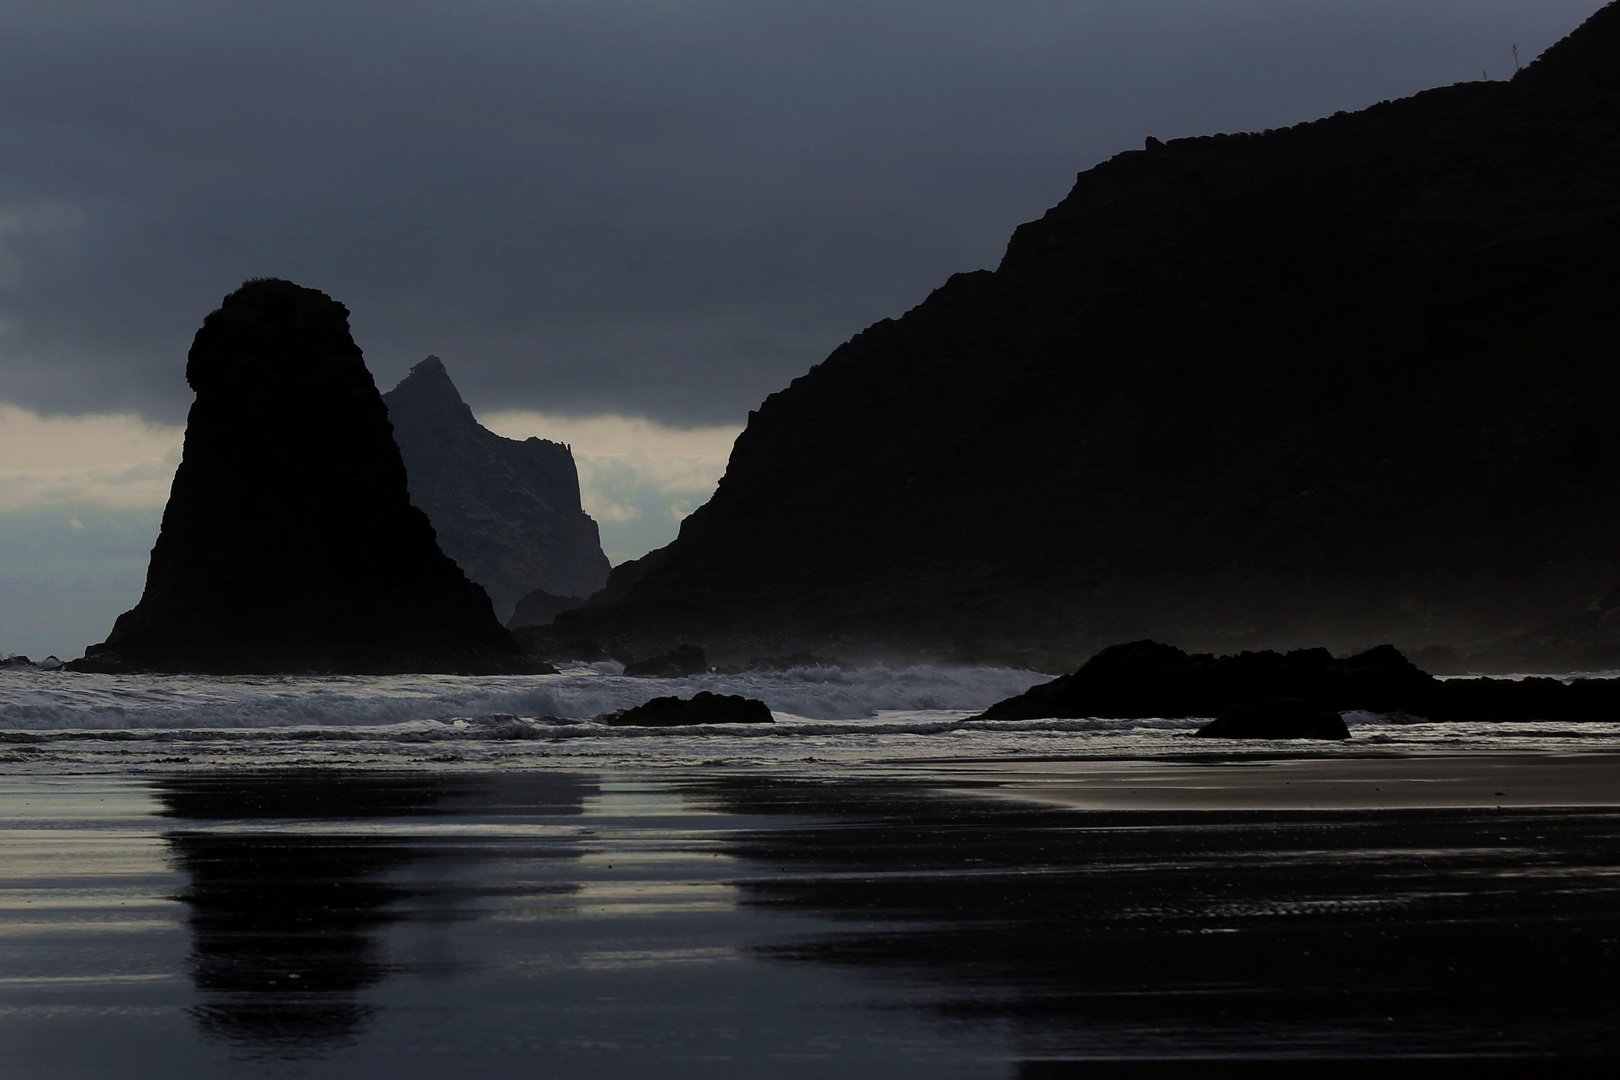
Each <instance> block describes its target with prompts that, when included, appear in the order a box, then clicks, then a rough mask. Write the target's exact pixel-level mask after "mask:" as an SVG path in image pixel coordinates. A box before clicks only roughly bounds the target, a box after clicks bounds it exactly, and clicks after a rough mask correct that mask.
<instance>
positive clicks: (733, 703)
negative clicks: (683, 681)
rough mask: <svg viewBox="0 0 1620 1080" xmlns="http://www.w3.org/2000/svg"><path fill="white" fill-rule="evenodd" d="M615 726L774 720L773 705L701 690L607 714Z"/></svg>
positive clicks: (604, 717) (671, 725)
mask: <svg viewBox="0 0 1620 1080" xmlns="http://www.w3.org/2000/svg"><path fill="white" fill-rule="evenodd" d="M601 719H602V722H603V723H604V724H609V725H612V726H613V727H684V726H686V725H688V724H774V723H775V722H776V720H775V718H774V717H772V716H771V710H770V706H768V705H766V704H765V703H764V702H763V701H758V700H755V699H754V698H747V697H743V696H742V695H741V694H715V693H711V692H710V691H708V690H700V691H698V692H697V694H695V695H693V696H692V697H690V698H678V697H656V698H653V699H652V700H651V701H649V702H647V703H646V704H644V705H637V706H635V707H634V708H631V709H625V710H623V711H621V712H616V713H608V714H607V715H605V716H603V717H602V718H601Z"/></svg>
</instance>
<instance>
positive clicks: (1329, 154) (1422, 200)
mask: <svg viewBox="0 0 1620 1080" xmlns="http://www.w3.org/2000/svg"><path fill="white" fill-rule="evenodd" d="M1617 191H1620V7H1616V6H1613V5H1611V6H1608V7H1605V8H1603V9H1602V10H1601V11H1599V12H1598V13H1597V14H1596V15H1594V16H1593V17H1592V18H1591V19H1590V20H1589V21H1588V22H1587V24H1586V25H1585V26H1583V27H1581V28H1580V29H1579V30H1578V31H1576V32H1575V33H1574V34H1572V35H1571V36H1570V37H1569V38H1567V39H1566V40H1565V41H1563V42H1561V43H1559V44H1558V45H1555V46H1553V47H1552V48H1551V49H1550V50H1548V51H1547V53H1546V54H1545V55H1544V56H1542V57H1541V59H1539V60H1537V61H1536V62H1535V63H1534V64H1532V65H1530V66H1529V67H1527V68H1526V69H1525V70H1524V71H1522V72H1520V73H1519V74H1517V75H1516V76H1515V77H1514V78H1513V79H1512V80H1510V81H1495V82H1476V83H1464V84H1459V85H1455V86H1446V87H1440V88H1438V89H1433V90H1428V91H1425V92H1424V93H1421V94H1418V95H1416V96H1415V97H1410V98H1406V99H1403V100H1399V101H1388V102H1383V103H1380V104H1378V105H1374V106H1372V107H1370V108H1367V109H1365V110H1363V111H1361V112H1357V113H1341V114H1338V115H1335V116H1332V117H1328V118H1325V119H1322V120H1318V121H1315V122H1312V123H1303V124H1298V125H1295V126H1293V127H1289V128H1283V129H1278V130H1275V131H1268V132H1265V133H1263V134H1228V135H1212V136H1208V137H1203V138H1187V139H1175V140H1167V141H1166V142H1165V143H1164V145H1162V146H1158V147H1155V148H1153V149H1152V150H1151V151H1127V152H1124V153H1121V154H1119V155H1118V156H1117V157H1115V158H1113V159H1112V160H1109V161H1106V162H1104V163H1102V164H1100V165H1097V166H1096V167H1094V168H1090V169H1087V170H1086V171H1085V172H1083V173H1081V174H1080V175H1079V176H1078V178H1077V180H1076V182H1075V184H1074V187H1073V189H1072V190H1071V191H1070V192H1069V194H1068V195H1067V197H1066V198H1064V199H1063V201H1062V202H1061V203H1060V204H1058V205H1057V206H1055V207H1053V208H1052V209H1051V210H1050V211H1048V212H1047V213H1046V214H1045V215H1043V216H1042V217H1041V218H1040V220H1038V221H1032V222H1029V223H1027V224H1025V225H1022V226H1020V227H1019V228H1018V230H1017V231H1016V233H1015V234H1014V235H1013V237H1012V239H1011V242H1010V243H1009V245H1008V247H1007V250H1006V254H1005V257H1004V258H1003V259H1002V260H1001V263H1000V265H999V266H998V267H997V268H995V269H994V270H984V271H976V272H972V273H964V274H958V275H956V276H954V277H952V278H951V279H950V280H949V281H947V282H945V283H944V284H943V285H942V286H941V287H940V288H939V289H938V290H937V291H935V292H934V293H933V294H932V295H930V296H929V297H928V298H927V299H926V300H924V301H923V302H922V303H921V304H919V305H918V306H917V307H915V308H913V309H912V310H911V311H909V312H907V313H905V315H904V316H902V317H900V318H898V319H894V320H884V321H882V322H879V323H877V324H875V325H873V326H871V327H869V328H868V329H867V330H865V331H864V332H862V333H861V334H858V335H857V336H856V337H854V338H853V339H852V340H850V341H849V342H847V343H846V344H844V345H842V346H840V347H839V348H838V349H836V350H835V351H834V352H833V353H832V355H830V356H829V357H828V358H827V359H826V360H825V361H823V362H822V363H821V364H819V365H817V366H816V367H815V368H813V369H811V370H810V371H809V372H807V373H806V374H805V375H803V376H802V377H801V378H799V379H796V380H794V382H793V384H792V385H791V386H789V387H787V388H786V389H784V390H782V391H780V392H779V393H776V394H773V395H771V397H770V398H768V399H767V400H766V401H765V402H764V404H762V405H761V406H760V408H759V410H758V411H757V412H755V413H754V414H752V415H751V416H750V417H749V421H748V426H747V428H746V430H745V431H744V432H743V433H742V435H741V437H740V438H739V439H738V440H737V443H736V447H735V449H734V451H733V453H732V455H731V460H730V463H729V465H728V468H727V470H726V475H725V478H724V479H723V480H722V481H721V483H720V486H719V489H718V490H717V491H716V493H715V495H714V497H713V498H712V499H711V500H710V501H709V502H708V503H707V504H706V505H704V506H702V507H701V508H699V509H698V510H697V511H696V512H695V513H693V514H692V515H691V516H690V517H688V518H687V519H686V520H685V521H684V522H683V523H682V527H681V533H680V536H679V538H678V539H677V540H675V541H674V543H672V544H671V545H670V546H669V547H667V548H665V549H662V551H661V552H658V553H654V556H656V558H655V557H654V556H649V557H648V558H647V559H646V560H639V561H638V565H637V566H635V567H632V568H629V569H626V570H625V573H624V574H623V575H621V574H619V572H618V570H615V574H614V579H610V583H609V586H608V589H609V590H610V591H613V590H616V591H617V592H616V598H614V597H613V596H610V595H605V596H604V597H603V600H602V602H601V603H599V604H598V605H596V606H594V607H586V608H582V609H580V610H579V611H577V612H571V613H569V614H568V615H567V616H565V618H567V619H568V620H570V623H569V628H568V631H567V632H568V633H570V634H572V635H574V636H589V637H591V638H593V639H594V640H597V641H600V642H602V643H603V644H604V645H605V646H606V647H607V648H609V649H621V648H622V646H621V644H620V643H621V642H625V643H628V642H635V643H636V645H635V648H636V649H637V650H638V651H641V650H645V651H656V650H657V649H660V648H667V647H669V646H670V645H672V644H675V643H677V642H679V641H683V640H686V641H697V640H700V641H704V642H705V643H707V644H708V645H709V647H710V650H711V653H713V654H715V655H719V653H720V651H721V650H722V649H723V650H724V652H725V654H726V655H728V656H730V655H737V656H741V657H747V656H750V655H762V654H765V653H786V652H793V651H799V650H804V651H813V652H821V653H834V654H847V653H850V652H852V651H855V650H861V651H866V647H867V643H869V642H870V643H876V644H879V645H882V646H886V647H889V648H892V649H895V650H900V649H902V648H905V649H913V650H917V651H921V652H928V653H930V654H931V655H933V656H936V657H943V658H961V659H963V660H972V661H974V662H985V661H995V662H1001V663H1013V664H1019V665H1023V666H1033V667H1036V668H1038V669H1039V670H1047V671H1057V670H1073V668H1074V666H1075V665H1076V664H1077V663H1078V661H1079V660H1080V659H1081V658H1083V657H1084V656H1087V655H1090V654H1092V653H1093V652H1095V651H1096V650H1097V649H1099V648H1101V647H1102V646H1104V645H1107V644H1109V643H1111V642H1116V641H1127V640H1131V639H1133V638H1144V637H1153V638H1157V639H1159V640H1171V641H1175V642H1176V643H1177V644H1180V645H1182V646H1183V647H1186V648H1189V649H1196V650H1214V649H1217V648H1219V649H1220V650H1221V651H1235V650H1237V649H1241V648H1251V649H1252V648H1260V647H1269V648H1292V647H1296V646H1298V645H1301V644H1304V643H1306V642H1310V643H1320V644H1325V645H1328V646H1330V647H1331V648H1333V649H1334V650H1335V651H1336V652H1343V651H1349V650H1350V649H1352V648H1355V647H1357V646H1358V644H1359V643H1362V642H1368V641H1412V642H1419V641H1421V642H1424V643H1427V642H1433V641H1440V642H1464V641H1487V640H1491V639H1493V638H1496V637H1499V636H1501V635H1503V634H1507V633H1510V632H1514V631H1516V630H1517V629H1519V628H1522V627H1524V626H1527V625H1538V624H1542V623H1545V622H1548V621H1550V620H1552V619H1554V618H1557V617H1560V615H1561V614H1563V613H1566V612H1569V613H1573V612H1575V611H1579V610H1580V607H1581V606H1582V605H1583V604H1584V603H1585V602H1586V600H1587V599H1588V597H1589V596H1590V595H1594V594H1596V593H1597V592H1599V591H1601V590H1602V589H1603V588H1606V587H1608V586H1610V585H1612V584H1614V582H1613V567H1614V551H1615V543H1614V538H1615V537H1616V536H1620V499H1616V498H1614V492H1616V491H1617V490H1620V424H1616V423H1615V422H1614V402H1615V401H1617V400H1620V364H1617V363H1616V362H1615V342H1616V341H1620V304H1616V303H1615V302H1614V298H1615V297H1616V296H1617V295H1620V258H1617V257H1616V253H1617V252H1620V202H1617V199H1616V192H1617ZM1032 463H1039V465H1038V467H1035V466H1034V465H1033V464H1032ZM654 563H656V565H654ZM632 574H640V575H641V576H640V578H639V580H635V581H631V580H629V577H630V575H632Z"/></svg>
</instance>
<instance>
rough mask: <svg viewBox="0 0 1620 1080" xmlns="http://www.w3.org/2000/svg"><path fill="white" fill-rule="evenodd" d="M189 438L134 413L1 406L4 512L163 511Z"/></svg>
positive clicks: (0, 487)
mask: <svg viewBox="0 0 1620 1080" xmlns="http://www.w3.org/2000/svg"><path fill="white" fill-rule="evenodd" d="M184 438H185V429H184V428H178V427H173V426H170V425H167V424H158V423H153V422H151V421H148V420H143V419H142V418H140V417H139V416H135V415H132V414H128V413H124V414H112V415H107V414H101V415H89V416H55V417H44V416H40V415H39V414H38V413H35V412H31V411H29V410H27V409H20V408H17V407H16V406H14V405H5V404H0V513H15V512H19V511H37V510H48V509H58V508H61V507H67V506H97V507H102V508H104V509H114V510H154V509H156V510H161V509H162V508H163V504H164V503H166V502H168V499H169V485H170V483H171V482H172V481H173V480H174V470H175V468H176V467H177V466H178V465H179V464H180V450H181V445H182V442H183V441H184Z"/></svg>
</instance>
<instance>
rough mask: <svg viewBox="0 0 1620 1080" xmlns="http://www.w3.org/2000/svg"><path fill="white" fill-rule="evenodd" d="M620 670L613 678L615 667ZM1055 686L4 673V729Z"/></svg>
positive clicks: (862, 705) (912, 674)
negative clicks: (707, 694)
mask: <svg viewBox="0 0 1620 1080" xmlns="http://www.w3.org/2000/svg"><path fill="white" fill-rule="evenodd" d="M609 670H611V669H609ZM1046 678H1047V677H1046V676H1044V675H1038V674H1036V673H1034V672H1029V671H1013V670H1008V669H1005V668H949V667H931V666H919V667H905V668H888V667H884V666H881V665H879V666H876V667H867V668H860V669H856V670H853V671H843V670H840V669H837V668H796V669H793V670H790V671H785V672H746V673H743V674H737V675H719V674H708V675H696V676H692V677H690V678H685V679H630V678H625V677H623V676H621V675H615V674H605V673H603V672H601V671H598V670H594V669H579V670H577V671H571V672H565V673H564V674H561V675H523V676H489V677H460V676H443V675H399V676H364V677H361V676H319V677H317V676H236V677H227V678H204V677H199V676H189V675H141V676H129V675H80V674H72V673H53V672H39V671H27V670H23V671H6V672H0V730H6V729H9V730H33V731H42V730H53V729H68V730H85V729H94V730H105V729H142V728H209V729H222V728H289V727H301V726H320V727H356V728H363V727H371V726H376V725H384V724H400V723H405V722H408V721H413V720H429V719H437V718H443V717H479V716H490V715H495V714H504V715H512V716H521V717H540V716H556V717H564V718H570V719H583V718H586V717H591V716H597V715H600V714H602V713H605V712H611V711H614V710H617V709H624V708H629V707H630V706H632V705H639V704H641V703H643V702H645V701H647V700H649V699H651V698H653V697H658V696H662V695H668V694H673V695H675V696H677V697H691V696H692V695H693V694H695V693H697V692H698V691H700V690H709V691H713V692H714V693H719V694H742V695H744V696H746V697H752V698H758V699H759V700H761V701H764V702H765V703H766V704H767V705H768V706H770V708H771V711H772V712H775V713H779V714H786V715H789V716H794V717H803V718H806V719H811V720H824V721H841V720H861V719H866V718H870V717H873V716H875V715H877V714H878V713H879V712H882V711H886V710H887V711H894V710H910V711H915V710H946V711H953V712H958V713H971V712H977V711H979V710H982V709H984V708H985V707H987V706H989V705H991V704H993V703H995V702H997V701H1000V700H1001V699H1002V698H1005V697H1010V696H1011V695H1013V694H1017V693H1021V692H1023V691H1024V690H1026V689H1028V688H1029V687H1031V686H1033V685H1035V684H1036V683H1038V682H1042V681H1044V680H1045V679H1046Z"/></svg>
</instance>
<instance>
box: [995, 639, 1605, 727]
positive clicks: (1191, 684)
mask: <svg viewBox="0 0 1620 1080" xmlns="http://www.w3.org/2000/svg"><path fill="white" fill-rule="evenodd" d="M1351 710H1357V711H1364V712H1375V713H1404V714H1406V715H1409V716H1413V717H1423V718H1427V719H1430V720H1443V721H1451V720H1487V721H1519V720H1577V721H1581V720H1613V719H1614V718H1615V716H1617V715H1620V679H1574V680H1571V681H1569V682H1565V681H1563V680H1560V679H1546V678H1529V679H1517V680H1513V679H1450V680H1446V681H1441V680H1439V679H1436V678H1434V677H1433V676H1432V675H1430V674H1428V673H1427V672H1425V671H1423V670H1421V669H1420V668H1418V667H1417V666H1416V665H1415V664H1413V663H1412V662H1411V661H1410V660H1408V659H1407V658H1406V657H1405V656H1403V655H1402V654H1401V653H1400V652H1399V651H1398V650H1397V649H1396V648H1395V647H1394V646H1392V645H1379V646H1377V647H1376V648H1372V649H1368V650H1366V651H1365V652H1362V653H1357V654H1355V655H1353V656H1348V657H1343V658H1337V657H1334V656H1333V654H1332V653H1330V652H1328V650H1326V649H1296V650H1294V651H1293V652H1289V653H1277V652H1271V651H1269V650H1264V651H1259V652H1242V653H1237V654H1235V655H1230V656H1215V655H1213V654H1211V653H1190V654H1189V653H1185V652H1183V651H1181V650H1180V649H1178V648H1175V647H1174V646H1172V645H1166V644H1164V643H1162V642H1158V641H1132V642H1128V643H1126V644H1123V645H1113V646H1110V647H1109V648H1106V649H1104V650H1102V652H1100V653H1098V654H1097V655H1096V656H1094V657H1092V658H1091V659H1090V660H1087V661H1086V662H1085V663H1084V664H1082V665H1081V666H1080V668H1079V669H1078V670H1076V671H1074V672H1071V673H1070V674H1068V675H1062V676H1059V677H1058V678H1056V679H1053V680H1052V681H1051V682H1048V683H1042V684H1041V685H1039V686H1034V687H1031V688H1030V689H1029V690H1026V691H1025V692H1024V693H1022V694H1017V695H1015V696H1013V697H1010V698H1007V699H1005V700H1003V701H998V702H997V703H996V704H994V705H992V706H990V708H988V709H986V710H985V711H984V712H983V713H980V714H979V715H978V716H976V717H974V718H973V719H975V720H1044V719H1050V718H1081V717H1094V716H1095V717H1121V718H1145V717H1172V718H1185V717H1202V716H1211V717H1216V722H1215V723H1214V724H1211V725H1209V726H1208V727H1206V728H1204V729H1203V730H1201V731H1200V732H1199V734H1200V735H1205V736H1215V737H1226V738H1343V737H1344V735H1341V734H1338V729H1339V726H1341V725H1335V724H1333V723H1332V721H1331V720H1329V719H1328V718H1327V714H1329V713H1331V714H1333V715H1337V714H1339V713H1342V712H1347V711H1351ZM1346 734H1347V732H1346Z"/></svg>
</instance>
